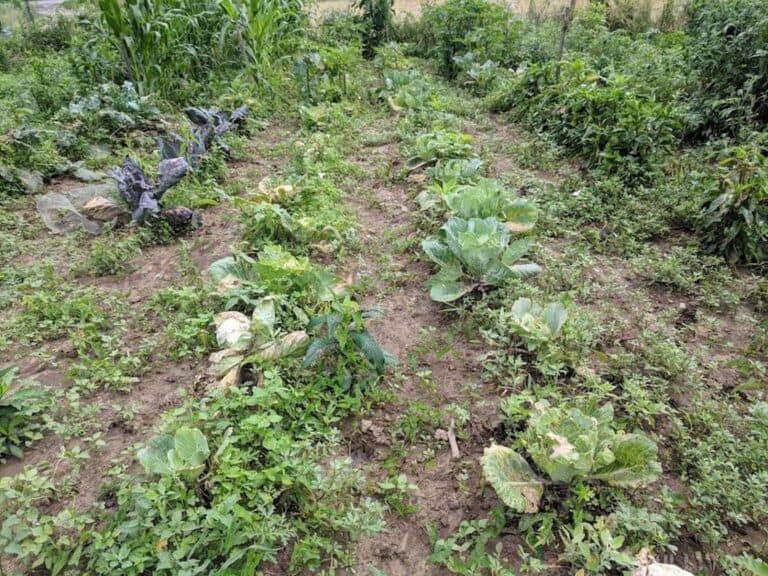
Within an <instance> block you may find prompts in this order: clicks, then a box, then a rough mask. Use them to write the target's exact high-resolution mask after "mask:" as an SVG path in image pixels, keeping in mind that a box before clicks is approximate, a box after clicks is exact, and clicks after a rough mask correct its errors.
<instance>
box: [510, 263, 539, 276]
mask: <svg viewBox="0 0 768 576" xmlns="http://www.w3.org/2000/svg"><path fill="white" fill-rule="evenodd" d="M509 269H510V270H511V271H512V272H513V273H514V274H516V275H517V276H519V277H520V278H530V277H531V276H536V274H538V273H539V272H541V266H539V265H538V264H533V263H528V264H513V265H512V266H510V267H509Z"/></svg>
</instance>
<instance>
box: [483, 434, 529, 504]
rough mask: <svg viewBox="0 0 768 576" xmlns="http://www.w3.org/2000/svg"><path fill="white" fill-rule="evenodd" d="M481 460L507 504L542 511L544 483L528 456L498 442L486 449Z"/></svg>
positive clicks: (485, 470) (493, 484) (485, 471)
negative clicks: (538, 476) (525, 456)
mask: <svg viewBox="0 0 768 576" xmlns="http://www.w3.org/2000/svg"><path fill="white" fill-rule="evenodd" d="M481 463H482V465H483V474H484V475H485V479H486V480H488V482H489V483H490V484H491V486H493V489H494V490H496V493H497V494H498V495H499V498H500V499H501V501H502V502H504V504H506V505H507V506H509V507H510V508H512V509H513V510H515V511H516V512H524V513H526V514H533V513H534V512H538V511H539V503H540V502H541V496H542V494H543V493H544V485H543V484H542V482H541V480H539V479H538V478H537V477H536V474H534V472H533V470H531V467H530V466H529V465H528V462H526V461H525V458H523V457H522V456H520V455H519V454H518V453H517V452H515V451H514V450H512V449H510V448H506V447H504V446H499V445H497V444H494V445H493V446H491V447H489V448H486V449H485V451H484V453H483V457H482V459H481Z"/></svg>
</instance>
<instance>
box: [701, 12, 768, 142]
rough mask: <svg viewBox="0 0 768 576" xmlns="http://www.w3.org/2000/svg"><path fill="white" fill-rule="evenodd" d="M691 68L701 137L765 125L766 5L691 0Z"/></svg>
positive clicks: (767, 82) (767, 78) (767, 93)
mask: <svg viewBox="0 0 768 576" xmlns="http://www.w3.org/2000/svg"><path fill="white" fill-rule="evenodd" d="M688 32H689V34H690V36H691V45H690V65H691V66H692V67H693V68H694V69H695V70H697V71H698V73H699V77H700V84H699V86H698V94H697V95H696V96H697V100H698V104H699V109H700V112H701V114H702V116H703V118H702V121H701V122H702V125H701V130H702V131H703V132H722V131H728V132H736V131H737V130H738V128H739V126H740V125H741V124H742V123H744V122H747V121H750V120H753V121H756V122H758V123H759V124H765V123H766V122H768V50H766V48H768V1H766V0H693V2H691V4H690V6H689V8H688Z"/></svg>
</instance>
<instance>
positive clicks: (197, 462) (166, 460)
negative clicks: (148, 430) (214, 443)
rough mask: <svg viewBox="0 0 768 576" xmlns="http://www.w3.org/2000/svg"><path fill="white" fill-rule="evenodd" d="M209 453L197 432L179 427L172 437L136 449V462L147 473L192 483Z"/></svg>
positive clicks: (153, 440) (152, 440)
mask: <svg viewBox="0 0 768 576" xmlns="http://www.w3.org/2000/svg"><path fill="white" fill-rule="evenodd" d="M210 454H211V451H210V449H209V448H208V441H207V440H206V438H205V436H204V435H203V433H202V432H200V430H198V429H197V428H189V427H187V426H182V427H181V428H179V429H178V430H177V431H176V434H175V435H174V436H168V435H162V436H155V437H154V438H152V439H151V440H150V441H149V443H148V444H147V446H146V447H145V448H142V449H141V450H139V453H138V460H139V462H140V463H141V465H142V466H143V467H144V469H145V470H146V471H147V472H148V473H149V474H158V475H161V476H162V475H172V476H176V477H178V478H182V479H185V480H195V479H197V478H198V477H199V476H200V474H202V472H203V470H204V469H205V462H206V461H207V460H208V456H210Z"/></svg>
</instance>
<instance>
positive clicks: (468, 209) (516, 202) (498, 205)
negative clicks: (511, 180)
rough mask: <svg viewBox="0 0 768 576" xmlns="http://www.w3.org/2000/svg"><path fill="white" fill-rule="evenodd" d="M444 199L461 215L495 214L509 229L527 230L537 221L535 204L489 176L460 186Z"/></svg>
mask: <svg viewBox="0 0 768 576" xmlns="http://www.w3.org/2000/svg"><path fill="white" fill-rule="evenodd" d="M445 202H446V204H448V207H449V208H450V209H451V211H452V212H453V213H454V215H456V216H458V217H460V218H489V217H495V218H498V219H499V220H502V221H504V222H505V223H506V224H507V227H508V228H509V229H510V231H511V232H527V231H529V230H531V229H532V228H533V227H534V225H535V224H536V218H537V212H536V205H535V204H534V203H533V202H532V201H530V200H526V199H524V198H517V197H516V196H515V195H514V193H512V191H510V190H509V189H507V188H506V187H505V186H503V185H502V184H501V183H499V182H498V181H497V180H492V179H490V178H480V179H479V180H478V181H477V183H475V184H470V185H464V186H459V187H458V188H456V190H455V191H453V192H451V193H449V194H447V195H446V196H445Z"/></svg>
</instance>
